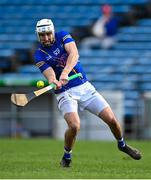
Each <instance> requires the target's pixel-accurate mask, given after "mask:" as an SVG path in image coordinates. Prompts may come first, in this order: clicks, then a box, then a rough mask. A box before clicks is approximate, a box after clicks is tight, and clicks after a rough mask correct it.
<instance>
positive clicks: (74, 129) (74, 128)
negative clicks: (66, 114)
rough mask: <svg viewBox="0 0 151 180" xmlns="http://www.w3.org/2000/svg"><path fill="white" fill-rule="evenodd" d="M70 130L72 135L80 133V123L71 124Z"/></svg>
mask: <svg viewBox="0 0 151 180" xmlns="http://www.w3.org/2000/svg"><path fill="white" fill-rule="evenodd" d="M70 129H71V130H72V132H73V133H74V134H77V133H78V132H79V131H80V123H72V124H70Z"/></svg>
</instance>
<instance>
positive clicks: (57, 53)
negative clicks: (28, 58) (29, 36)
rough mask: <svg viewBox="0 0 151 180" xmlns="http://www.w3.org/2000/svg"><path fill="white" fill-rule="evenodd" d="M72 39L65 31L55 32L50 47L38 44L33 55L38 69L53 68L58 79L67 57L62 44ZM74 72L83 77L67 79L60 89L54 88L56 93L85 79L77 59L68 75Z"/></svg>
mask: <svg viewBox="0 0 151 180" xmlns="http://www.w3.org/2000/svg"><path fill="white" fill-rule="evenodd" d="M73 41H74V39H73V38H72V37H71V35H70V34H69V33H67V32H66V31H60V32H57V33H55V42H54V43H53V45H51V46H50V47H44V46H42V45H41V44H39V46H38V48H37V50H36V51H35V55H34V59H35V63H36V66H37V67H38V68H39V69H40V71H41V72H43V71H44V70H46V69H47V68H48V67H51V68H53V70H54V72H55V74H56V78H57V79H58V80H59V77H60V75H61V72H62V71H63V69H64V67H65V65H66V61H67V58H68V54H67V52H66V50H65V48H64V45H65V44H67V43H70V42H73ZM76 73H81V74H82V76H83V77H82V78H81V77H78V78H76V79H73V80H71V81H69V82H68V83H67V84H66V85H65V86H63V87H62V88H61V89H59V90H55V93H56V94H58V93H61V92H64V91H66V90H68V89H70V88H72V87H75V86H78V85H81V84H83V83H85V82H86V81H87V78H86V75H85V73H84V71H83V68H82V66H81V63H80V61H79V60H78V62H77V64H76V65H75V66H74V68H73V69H72V71H71V72H70V73H69V76H71V75H73V74H76Z"/></svg>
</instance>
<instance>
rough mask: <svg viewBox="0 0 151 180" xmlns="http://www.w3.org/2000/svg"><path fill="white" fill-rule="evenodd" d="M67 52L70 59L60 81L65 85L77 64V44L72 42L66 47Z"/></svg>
mask: <svg viewBox="0 0 151 180" xmlns="http://www.w3.org/2000/svg"><path fill="white" fill-rule="evenodd" d="M64 47H65V50H66V52H67V53H68V58H67V62H66V66H65V67H64V69H63V71H62V73H61V76H60V80H61V81H62V83H63V84H66V83H67V82H68V74H69V73H70V72H71V71H72V69H73V68H74V66H75V65H76V64H77V61H78V58H79V53H78V49H77V46H76V44H75V42H70V43H67V44H65V45H64Z"/></svg>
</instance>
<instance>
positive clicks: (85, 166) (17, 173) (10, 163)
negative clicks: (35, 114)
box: [0, 139, 151, 179]
mask: <svg viewBox="0 0 151 180" xmlns="http://www.w3.org/2000/svg"><path fill="white" fill-rule="evenodd" d="M128 144H130V145H133V146H135V147H137V148H138V149H140V150H141V152H142V154H143V158H142V159H141V160H139V161H136V160H133V159H131V158H130V157H128V156H127V155H126V154H124V153H122V152H120V151H118V149H117V146H116V142H102V141H77V142H76V144H75V147H74V149H73V164H72V167H71V168H68V169H66V168H61V167H60V166H59V161H60V159H61V157H62V154H63V141H58V140H51V139H16V140H15V139H0V178H1V179H2V178H7V179H11V178H14V179H17V178H19V179H33V178H35V179H39V178H41V179H45V178H49V179H61V178H62V179H68V178H69V179H72V178H73V179H78V178H79V179H85V178H87V179H101V178H104V179H106V178H108V179H112V178H116V179H117V178H121V179H125V178H127V179H132V178H135V179H139V178H142V179H145V178H151V152H150V150H151V142H150V141H138V142H136V141H129V142H128Z"/></svg>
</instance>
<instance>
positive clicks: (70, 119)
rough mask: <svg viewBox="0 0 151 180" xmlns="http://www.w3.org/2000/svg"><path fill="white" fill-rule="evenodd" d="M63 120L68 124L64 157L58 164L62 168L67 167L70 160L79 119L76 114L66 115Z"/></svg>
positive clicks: (78, 128) (78, 127)
mask: <svg viewBox="0 0 151 180" xmlns="http://www.w3.org/2000/svg"><path fill="white" fill-rule="evenodd" d="M64 118H65V120H66V122H67V124H68V129H67V130H66V132H65V139H64V155H63V157H62V160H61V163H60V164H61V166H63V167H69V166H70V164H71V159H72V148H73V145H74V143H75V140H76V136H77V134H78V132H79V130H80V118H79V115H78V113H77V112H70V113H66V114H65V115H64Z"/></svg>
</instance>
